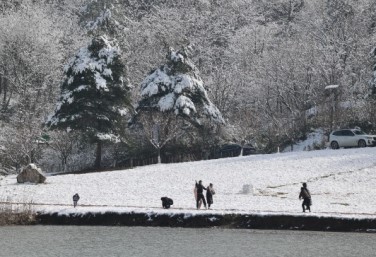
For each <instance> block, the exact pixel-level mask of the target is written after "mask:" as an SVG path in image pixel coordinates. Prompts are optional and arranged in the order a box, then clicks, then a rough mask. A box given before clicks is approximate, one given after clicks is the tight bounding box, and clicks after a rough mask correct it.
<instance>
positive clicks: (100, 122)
mask: <svg viewBox="0 0 376 257" xmlns="http://www.w3.org/2000/svg"><path fill="white" fill-rule="evenodd" d="M64 72H65V79H64V81H63V84H62V87H61V96H60V99H59V101H58V104H57V106H56V109H55V112H54V114H53V115H52V116H51V117H50V118H49V120H48V123H47V125H49V126H50V127H51V129H64V130H75V131H81V132H82V133H83V134H84V135H85V136H86V137H87V138H88V139H89V140H90V142H92V143H96V144H97V150H96V161H95V167H96V168H99V167H100V163H101V155H102V154H101V151H102V150H101V149H102V142H103V141H104V140H116V139H117V132H118V129H119V125H120V124H121V121H122V120H123V118H122V116H123V115H124V114H125V113H126V110H127V109H126V107H127V106H129V104H130V100H129V89H130V87H129V85H128V82H127V80H126V78H125V77H123V74H124V72H125V66H124V64H123V63H122V61H121V59H120V50H119V48H118V46H117V44H116V42H115V41H110V40H109V39H108V38H107V37H106V36H98V37H95V38H93V40H92V42H91V43H90V44H89V45H88V46H87V47H83V48H81V49H80V50H79V51H78V52H77V54H76V56H75V57H73V58H71V59H70V60H69V62H68V64H67V65H66V66H65V67H64Z"/></svg>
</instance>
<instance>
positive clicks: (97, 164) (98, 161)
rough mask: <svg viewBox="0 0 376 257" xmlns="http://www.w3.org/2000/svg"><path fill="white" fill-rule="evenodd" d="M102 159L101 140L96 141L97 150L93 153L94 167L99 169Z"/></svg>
mask: <svg viewBox="0 0 376 257" xmlns="http://www.w3.org/2000/svg"><path fill="white" fill-rule="evenodd" d="M101 160H102V141H100V140H98V141H97V150H96V153H95V168H96V169H100V167H101Z"/></svg>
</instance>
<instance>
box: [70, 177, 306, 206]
mask: <svg viewBox="0 0 376 257" xmlns="http://www.w3.org/2000/svg"><path fill="white" fill-rule="evenodd" d="M204 190H205V191H206V200H205V196H204ZM214 194H215V191H214V186H213V184H212V183H210V184H209V186H208V187H205V186H204V185H203V184H202V180H199V181H198V183H197V181H196V184H195V188H194V195H195V198H196V208H197V209H200V208H201V204H204V207H205V209H206V201H207V203H208V208H209V209H210V206H211V205H212V204H213V195H214ZM79 199H80V196H79V195H78V194H77V193H76V194H75V195H74V196H73V206H74V207H76V206H77V202H78V200H79ZM300 199H303V203H302V208H303V212H305V211H306V210H308V211H309V212H311V205H312V198H311V193H310V192H309V190H308V188H307V183H303V187H301V189H300V194H299V200H300ZM161 200H162V206H163V208H165V209H168V208H170V206H171V205H173V200H172V199H171V198H168V197H162V198H161Z"/></svg>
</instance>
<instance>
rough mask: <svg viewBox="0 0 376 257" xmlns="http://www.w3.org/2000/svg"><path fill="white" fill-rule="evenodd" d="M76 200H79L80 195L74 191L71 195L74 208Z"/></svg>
mask: <svg viewBox="0 0 376 257" xmlns="http://www.w3.org/2000/svg"><path fill="white" fill-rule="evenodd" d="M78 200H80V196H79V195H78V194H77V193H76V194H75V195H74V196H73V207H74V208H76V206H77V202H78Z"/></svg>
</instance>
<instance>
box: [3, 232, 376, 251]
mask: <svg viewBox="0 0 376 257" xmlns="http://www.w3.org/2000/svg"><path fill="white" fill-rule="evenodd" d="M375 240H376V234H361V233H329V232H325V233H324V232H302V231H271V230H234V229H186V228H185V229H183V228H150V227H147V228H145V227H84V226H27V227H22V226H13V227H0V256H1V257H13V256H17V257H23V256H27V257H34V256H38V257H43V256H54V257H55V256H68V257H76V256H80V257H85V256H90V257H93V256H106V257H111V256H140V257H141V256H142V257H158V256H164V257H168V256H174V257H175V256H176V257H185V256H189V257H196V256H206V257H209V256H215V257H222V256H223V257H232V256H234V257H235V256H236V257H240V256H262V257H269V256H270V257H271V256H273V257H284V256H286V257H294V256H299V257H307V256H315V257H317V256H325V257H334V256H340V257H346V256H349V257H357V256H361V257H367V256H372V257H374V256H376V246H375V245H374V242H375Z"/></svg>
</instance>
